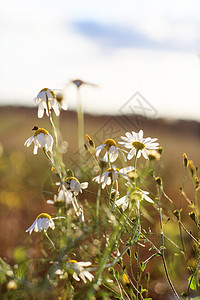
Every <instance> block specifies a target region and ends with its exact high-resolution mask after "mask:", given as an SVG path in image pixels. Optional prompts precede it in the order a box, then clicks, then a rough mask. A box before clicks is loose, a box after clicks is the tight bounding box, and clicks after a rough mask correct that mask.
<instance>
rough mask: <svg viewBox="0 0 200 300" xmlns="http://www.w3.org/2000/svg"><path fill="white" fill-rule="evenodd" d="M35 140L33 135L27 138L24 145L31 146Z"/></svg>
mask: <svg viewBox="0 0 200 300" xmlns="http://www.w3.org/2000/svg"><path fill="white" fill-rule="evenodd" d="M33 140H34V136H33V135H32V136H31V137H30V138H29V139H27V140H26V141H25V143H24V146H26V147H30V145H31V144H32V142H33Z"/></svg>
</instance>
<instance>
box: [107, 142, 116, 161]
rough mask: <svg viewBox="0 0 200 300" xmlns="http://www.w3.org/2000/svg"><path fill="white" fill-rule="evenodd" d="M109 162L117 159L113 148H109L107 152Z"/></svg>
mask: <svg viewBox="0 0 200 300" xmlns="http://www.w3.org/2000/svg"><path fill="white" fill-rule="evenodd" d="M108 153H109V156H110V162H114V161H115V160H116V159H117V157H118V149H117V148H116V147H115V146H111V147H110V149H109V151H108Z"/></svg>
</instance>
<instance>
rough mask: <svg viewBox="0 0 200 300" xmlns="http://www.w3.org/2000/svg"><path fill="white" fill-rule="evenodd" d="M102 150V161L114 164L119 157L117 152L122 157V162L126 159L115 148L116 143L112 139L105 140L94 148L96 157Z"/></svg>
mask: <svg viewBox="0 0 200 300" xmlns="http://www.w3.org/2000/svg"><path fill="white" fill-rule="evenodd" d="M102 149H105V150H106V153H105V155H104V157H103V158H102V160H104V161H106V162H108V161H110V162H111V163H112V162H114V161H115V160H116V159H117V158H118V155H119V151H120V153H121V154H122V156H123V157H124V160H125V161H126V157H125V155H124V153H123V151H122V150H121V149H119V148H118V147H117V144H116V142H115V141H114V140H113V139H107V140H105V141H104V143H103V144H102V145H100V146H98V147H97V148H96V156H97V157H99V155H100V153H101V151H102Z"/></svg>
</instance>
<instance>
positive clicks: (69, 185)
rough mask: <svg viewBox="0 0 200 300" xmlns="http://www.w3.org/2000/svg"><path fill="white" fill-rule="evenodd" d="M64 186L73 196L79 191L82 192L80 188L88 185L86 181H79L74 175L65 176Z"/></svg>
mask: <svg viewBox="0 0 200 300" xmlns="http://www.w3.org/2000/svg"><path fill="white" fill-rule="evenodd" d="M65 187H66V189H67V190H68V191H71V192H73V194H74V196H77V195H78V194H79V193H82V189H86V188H87V187H88V182H82V183H80V182H79V180H78V179H77V178H76V177H72V176H71V177H67V178H65Z"/></svg>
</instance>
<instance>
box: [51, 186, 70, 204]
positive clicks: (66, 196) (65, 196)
mask: <svg viewBox="0 0 200 300" xmlns="http://www.w3.org/2000/svg"><path fill="white" fill-rule="evenodd" d="M72 197H73V196H72V193H71V192H68V191H67V190H65V189H61V190H60V191H59V192H58V196H57V195H54V200H47V203H48V204H53V205H54V206H55V207H61V206H64V205H65V204H70V203H72Z"/></svg>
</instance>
